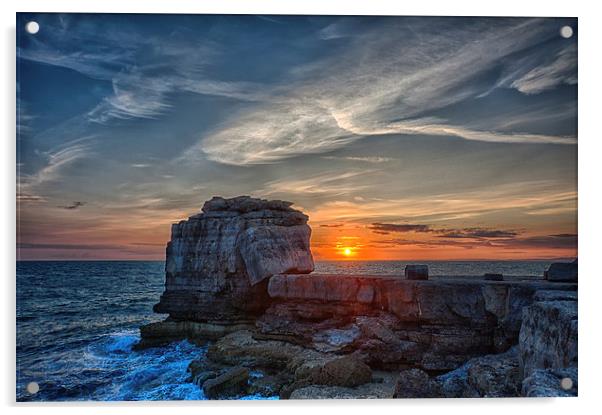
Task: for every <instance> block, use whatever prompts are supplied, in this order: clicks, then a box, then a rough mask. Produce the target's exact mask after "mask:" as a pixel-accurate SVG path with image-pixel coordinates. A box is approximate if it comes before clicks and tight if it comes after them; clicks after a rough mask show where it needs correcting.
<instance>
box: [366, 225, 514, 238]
mask: <svg viewBox="0 0 602 415" xmlns="http://www.w3.org/2000/svg"><path fill="white" fill-rule="evenodd" d="M369 229H371V230H372V231H373V232H374V233H378V234H382V235H387V234H389V233H407V232H416V233H434V234H438V235H437V237H438V238H452V239H464V238H468V239H478V238H507V237H513V236H516V235H518V232H516V231H512V230H502V229H486V228H461V229H443V228H433V227H432V226H430V225H415V224H396V223H373V224H372V225H370V226H369Z"/></svg>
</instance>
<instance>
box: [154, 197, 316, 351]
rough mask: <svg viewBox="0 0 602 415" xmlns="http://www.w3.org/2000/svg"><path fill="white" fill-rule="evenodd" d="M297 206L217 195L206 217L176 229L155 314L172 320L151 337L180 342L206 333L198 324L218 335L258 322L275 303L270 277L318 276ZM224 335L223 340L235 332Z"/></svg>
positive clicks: (205, 208)
mask: <svg viewBox="0 0 602 415" xmlns="http://www.w3.org/2000/svg"><path fill="white" fill-rule="evenodd" d="M291 205H292V203H290V202H284V201H280V200H270V201H268V200H263V199H255V198H251V197H248V196H241V197H236V198H233V199H223V198H221V197H214V198H213V199H211V200H210V201H208V202H206V203H205V204H204V206H203V208H202V213H200V214H197V215H194V216H191V217H190V218H189V219H188V220H184V221H181V222H179V223H177V224H174V225H173V226H172V230H171V241H170V242H169V243H168V244H167V250H166V255H167V258H166V265H165V292H164V293H163V295H162V296H161V299H160V301H159V303H158V304H157V305H156V306H155V308H154V310H155V312H157V313H165V314H169V319H168V321H167V322H165V323H157V324H154V325H152V326H149V327H146V328H144V329H143V331H144V333H143V337H145V338H146V339H147V340H149V339H150V338H153V337H154V338H161V337H174V336H175V335H176V334H177V332H178V331H179V330H184V333H181V334H183V337H186V335H187V333H188V332H189V331H190V330H193V331H194V330H195V329H197V331H198V330H201V327H202V325H194V324H190V323H191V322H193V323H194V322H197V323H210V324H209V325H208V324H205V328H206V329H207V330H209V331H210V332H211V331H215V330H218V331H219V330H222V329H221V328H220V327H219V326H225V325H233V324H240V323H245V322H252V321H253V320H254V316H257V315H258V314H260V313H261V312H262V311H263V310H264V309H265V308H266V307H267V306H268V304H269V297H268V295H267V289H266V287H267V278H269V277H270V276H272V275H273V274H278V273H309V272H312V271H313V269H314V263H313V258H312V255H311V251H310V249H309V238H310V233H311V229H310V228H309V226H308V225H307V220H308V217H307V216H306V215H304V214H303V213H301V212H299V211H298V210H295V209H293V208H291ZM178 322H183V323H181V324H178ZM213 323H215V324H217V325H218V328H217V329H214V328H212V327H211V324H213ZM182 324H184V325H186V327H181V325H182ZM224 330H225V332H224V333H222V334H226V333H227V332H228V329H227V328H226V329H224ZM201 332H202V330H201V331H200V332H199V334H200V333H201ZM208 337H212V336H208Z"/></svg>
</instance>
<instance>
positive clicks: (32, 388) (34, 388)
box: [27, 382, 40, 395]
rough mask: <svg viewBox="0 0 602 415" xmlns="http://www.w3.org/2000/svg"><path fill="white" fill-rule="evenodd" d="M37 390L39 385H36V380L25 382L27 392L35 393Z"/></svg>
mask: <svg viewBox="0 0 602 415" xmlns="http://www.w3.org/2000/svg"><path fill="white" fill-rule="evenodd" d="M39 391H40V385H38V382H29V383H28V384H27V392H28V393H30V394H32V395H35V394H36V393H38V392H39Z"/></svg>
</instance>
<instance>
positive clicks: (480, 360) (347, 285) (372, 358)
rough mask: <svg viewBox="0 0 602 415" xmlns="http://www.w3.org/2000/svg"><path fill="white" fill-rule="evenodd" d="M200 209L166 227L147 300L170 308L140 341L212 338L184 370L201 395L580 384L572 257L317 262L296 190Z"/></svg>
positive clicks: (543, 390)
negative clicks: (391, 266)
mask: <svg viewBox="0 0 602 415" xmlns="http://www.w3.org/2000/svg"><path fill="white" fill-rule="evenodd" d="M202 211H203V213H201V214H199V215H195V216H192V217H190V218H189V220H187V221H182V222H180V223H178V224H176V225H174V226H173V227H172V238H171V241H170V242H169V243H168V246H167V251H166V255H167V261H166V284H165V292H164V293H163V295H162V296H161V300H160V302H159V303H158V304H157V305H156V306H155V311H156V312H158V313H165V314H168V315H169V316H168V317H167V319H166V320H165V321H163V322H158V323H152V324H149V325H146V326H143V327H141V338H142V340H141V342H140V344H139V345H138V347H152V346H156V345H159V344H164V343H165V342H169V341H172V340H174V339H181V338H188V339H190V340H191V341H194V342H197V343H203V344H205V343H206V344H208V350H207V354H206V356H203V357H202V358H200V359H199V360H198V361H193V362H192V363H191V364H190V366H189V369H188V370H189V372H190V381H191V382H194V383H195V384H197V385H199V387H201V388H202V389H203V391H204V394H205V396H206V397H207V398H209V399H220V398H221V399H223V398H235V397H238V396H241V395H245V394H258V395H261V396H266V397H267V396H279V397H280V398H283V399H287V398H290V399H321V398H394V397H396V398H415V397H418V398H422V397H506V396H575V395H576V394H577V271H576V270H577V264H576V262H575V263H573V264H562V265H556V266H553V267H550V270H549V271H548V272H547V275H546V279H545V280H537V281H526V280H521V279H512V280H505V279H504V277H503V276H501V275H499V274H495V275H493V274H491V275H487V276H484V277H483V278H482V279H475V278H470V279H468V278H464V279H463V278H459V277H455V278H447V279H446V278H438V279H428V270H427V269H425V267H423V266H417V267H413V268H411V269H409V270H406V272H405V273H404V274H402V275H399V276H386V277H384V276H351V275H323V274H313V273H312V271H313V268H314V267H313V258H312V256H311V251H310V246H309V239H310V234H311V229H310V228H309V226H308V225H307V220H308V217H307V216H306V215H304V214H303V213H301V212H299V211H297V210H295V209H293V208H291V203H289V202H283V201H267V200H262V199H253V198H250V197H246V196H243V197H238V198H234V199H223V198H213V199H212V200H210V201H208V202H206V203H205V205H204V207H203V209H202ZM400 274H401V270H400ZM569 383H570V384H569Z"/></svg>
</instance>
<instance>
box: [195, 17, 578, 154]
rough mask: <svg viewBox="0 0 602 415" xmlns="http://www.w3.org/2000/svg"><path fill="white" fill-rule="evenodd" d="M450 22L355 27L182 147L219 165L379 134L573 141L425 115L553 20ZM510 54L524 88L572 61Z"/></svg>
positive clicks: (462, 93) (542, 34) (470, 94)
mask: <svg viewBox="0 0 602 415" xmlns="http://www.w3.org/2000/svg"><path fill="white" fill-rule="evenodd" d="M450 23H451V21H449V20H445V19H427V20H424V19H423V20H412V19H408V20H404V25H403V26H402V25H395V24H385V23H383V24H382V25H379V26H378V27H375V28H372V29H371V30H364V31H359V32H358V33H357V35H356V36H354V37H352V38H350V39H349V43H348V48H347V49H345V50H344V51H343V52H341V53H340V54H337V55H336V56H333V57H332V58H330V59H325V60H323V61H321V62H312V63H311V64H309V69H307V70H305V71H304V70H302V69H300V70H299V71H298V73H301V74H303V76H304V77H305V78H303V77H302V79H301V80H298V81H297V82H294V83H291V85H290V86H289V89H288V91H287V90H286V88H280V89H279V91H278V94H277V95H274V96H276V97H277V98H275V99H274V100H271V101H269V102H267V103H265V104H263V105H261V106H259V107H253V108H250V109H247V110H245V111H244V112H241V113H238V114H235V115H234V116H233V117H232V119H231V120H230V122H228V123H224V124H223V126H221V127H219V128H217V129H215V130H214V131H213V132H211V133H209V134H208V135H207V136H206V137H204V138H203V139H202V140H201V142H200V143H199V145H197V146H194V147H192V148H190V149H189V150H188V153H191V154H194V153H198V152H202V153H204V154H205V155H206V157H207V158H209V159H210V160H214V161H217V162H220V163H225V164H233V165H240V164H243V165H244V164H265V163H274V162H277V161H280V160H283V159H286V158H289V157H294V156H298V155H301V154H311V153H321V152H326V151H329V150H333V149H336V148H340V147H343V146H345V145H347V144H349V143H351V142H353V141H356V140H359V139H363V138H365V137H368V136H373V135H382V134H403V135H413V136H420V135H431V136H454V137H460V138H463V139H466V140H474V141H483V142H493V143H527V144H565V145H574V144H575V143H576V138H575V137H572V136H569V137H565V136H554V135H546V134H533V133H525V132H522V131H514V132H508V131H496V130H495V129H493V127H494V126H492V127H491V129H488V128H484V129H473V128H470V127H469V126H467V125H456V124H454V123H451V122H449V121H447V120H445V119H441V118H436V117H433V116H428V115H427V114H429V113H430V112H434V111H436V110H438V109H441V108H444V107H448V106H450V105H453V104H456V103H459V102H462V101H464V100H467V99H476V98H477V97H479V96H482V95H483V94H484V93H486V91H490V90H491V85H483V83H482V82H479V77H481V76H482V75H483V74H484V73H486V72H487V71H493V70H495V69H496V68H497V67H499V66H500V65H503V63H504V62H506V61H508V62H513V59H518V58H514V56H515V55H517V54H520V53H524V52H525V51H526V50H528V49H529V48H533V47H534V46H535V45H538V44H540V43H541V42H545V41H547V40H549V39H550V38H552V37H556V38H557V37H558V28H557V27H556V25H553V24H551V23H550V22H549V21H547V20H546V19H499V20H491V19H484V20H475V21H473V22H471V27H470V28H467V27H466V26H462V25H460V27H454V26H453V25H451V24H450ZM435 27H436V29H435ZM324 30H325V31H326V33H328V32H330V31H331V29H328V28H326V29H323V31H324ZM319 36H324V33H323V32H322V33H320V34H319ZM327 36H328V35H327ZM567 53H568V52H567ZM538 56H539V54H538ZM519 60H520V59H519ZM520 62H521V64H522V66H521V71H520V72H518V71H515V72H513V75H512V76H508V77H507V80H506V81H505V82H507V83H513V82H514V83H515V86H516V85H518V88H519V90H522V91H523V92H525V93H527V92H528V93H534V92H535V91H540V90H543V89H546V88H551V87H553V86H555V85H557V84H558V82H559V80H566V81H567V82H573V81H575V82H576V80H574V79H572V78H569V74H574V72H575V71H576V69H575V66H574V65H573V64H572V63H571V60H570V59H565V54H561V55H559V57H558V59H557V60H556V61H555V62H553V63H550V64H548V65H544V66H541V60H528V59H527V60H525V59H523V60H520ZM519 76H520V78H518V79H516V77H519ZM498 86H502V85H501V84H498ZM417 139H418V138H417ZM187 157H188V158H194V157H192V156H191V155H190V154H188V156H187ZM197 157H198V156H197Z"/></svg>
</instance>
